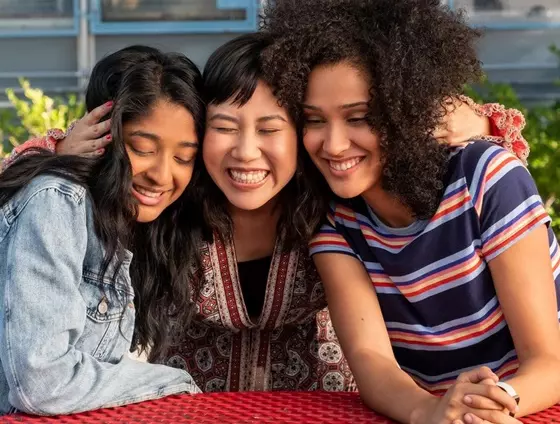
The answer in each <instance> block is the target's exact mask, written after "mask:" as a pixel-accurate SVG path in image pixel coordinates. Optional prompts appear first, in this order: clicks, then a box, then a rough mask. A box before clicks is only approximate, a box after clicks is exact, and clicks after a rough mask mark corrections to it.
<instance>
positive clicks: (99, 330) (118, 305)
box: [76, 270, 135, 363]
mask: <svg viewBox="0 0 560 424" xmlns="http://www.w3.org/2000/svg"><path fill="white" fill-rule="evenodd" d="M80 291H81V293H82V296H83V299H84V302H85V303H86V315H87V320H86V324H85V327H84V334H83V336H82V337H80V340H79V341H78V344H77V346H76V347H77V348H79V349H80V350H82V351H84V352H89V353H90V354H91V355H92V356H93V357H94V358H96V359H98V360H100V361H105V362H111V363H116V362H117V361H119V360H120V359H121V357H122V353H123V352H127V351H128V350H129V349H130V342H131V340H132V335H133V332H134V318H135V309H134V303H133V300H134V296H133V294H132V293H131V292H129V291H128V290H126V289H124V287H123V286H122V285H118V284H115V283H108V282H104V281H103V279H102V277H101V276H100V275H99V274H97V273H95V272H91V271H87V270H85V271H84V274H83V279H82V284H81V287H80ZM84 336H86V337H84Z"/></svg>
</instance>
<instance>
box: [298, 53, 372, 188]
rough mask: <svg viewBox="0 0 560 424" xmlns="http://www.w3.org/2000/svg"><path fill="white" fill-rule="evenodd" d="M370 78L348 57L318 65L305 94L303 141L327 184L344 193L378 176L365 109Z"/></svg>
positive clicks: (365, 184) (368, 186)
mask: <svg viewBox="0 0 560 424" xmlns="http://www.w3.org/2000/svg"><path fill="white" fill-rule="evenodd" d="M369 101H370V95H369V83H368V80H367V78H365V77H364V76H363V73H362V72H360V71H359V70H358V69H357V68H356V67H354V66H351V65H349V64H346V63H338V64H334V65H322V66H318V67H316V68H315V69H314V70H313V71H312V72H311V74H310V76H309V82H308V86H307V92H306V95H305V100H304V116H305V132H304V138H303V142H304V145H305V148H306V150H307V151H308V152H309V155H310V156H311V159H312V160H313V162H314V163H315V165H316V166H317V167H318V168H319V170H320V171H321V173H322V174H323V176H324V177H325V179H326V180H327V183H328V184H329V186H330V188H331V190H332V191H333V192H334V193H335V194H336V195H338V196H340V197H343V198H352V197H357V196H360V195H363V194H364V193H365V192H367V191H369V190H371V189H373V188H375V187H378V186H379V183H380V180H381V171H382V165H381V151H380V148H379V139H378V137H377V135H376V134H375V133H374V132H373V131H372V130H371V127H370V126H369V124H368V122H367V120H366V115H367V113H368V102H369Z"/></svg>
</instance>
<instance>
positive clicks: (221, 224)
mask: <svg viewBox="0 0 560 424" xmlns="http://www.w3.org/2000/svg"><path fill="white" fill-rule="evenodd" d="M271 44H272V39H271V38H270V37H269V36H268V35H267V34H264V33H250V34H245V35H241V36H239V37H237V38H234V39H233V40H231V41H229V42H227V43H225V44H224V45H222V46H221V47H219V48H218V49H217V50H216V51H215V52H214V53H213V54H212V55H211V56H210V58H209V59H208V61H207V62H206V66H205V68H204V72H203V80H204V100H205V102H206V104H207V105H212V104H222V103H233V104H236V105H238V106H239V107H241V106H243V105H245V104H246V103H247V102H248V101H249V100H250V99H251V97H252V96H253V93H254V92H255V89H256V88H257V84H258V83H259V82H264V83H265V84H267V85H268V86H269V87H271V89H272V91H273V92H275V87H274V84H273V83H272V82H271V81H268V80H267V78H266V76H265V75H264V73H263V72H262V68H261V54H262V52H263V51H265V50H266V49H267V48H268V47H269V46H270V45H271ZM280 106H282V105H280ZM286 110H287V112H288V115H289V116H290V119H291V121H292V124H293V125H296V130H297V138H298V140H297V142H298V164H297V170H296V174H295V176H294V177H293V178H292V179H291V180H290V182H289V183H288V184H287V185H286V187H284V188H283V189H282V190H281V191H280V195H279V196H280V199H279V202H278V205H279V207H281V208H282V212H281V214H280V220H279V222H278V234H279V236H281V237H283V238H284V248H285V249H292V248H295V247H298V246H302V245H306V244H307V242H308V240H309V238H310V237H311V236H312V235H313V233H314V232H315V230H316V229H317V227H318V225H319V223H320V221H321V219H322V217H323V216H324V214H325V211H326V208H325V206H326V205H325V201H324V197H323V196H319V195H318V193H319V192H320V191H319V190H318V188H317V187H315V184H317V183H313V182H312V181H317V180H318V179H317V178H308V177H307V175H306V173H309V172H313V170H314V169H315V167H314V165H313V163H312V162H311V160H310V159H309V156H308V155H307V153H306V152H305V149H304V148H303V145H302V131H301V128H300V126H299V125H297V120H296V117H297V115H296V111H295V110H290V109H286ZM199 194H200V195H201V197H200V199H199V201H200V202H201V204H202V207H203V210H204V217H205V220H206V224H207V225H208V227H209V229H210V230H211V231H216V232H218V233H220V234H222V235H224V236H229V235H231V234H232V231H233V223H232V221H231V217H230V216H229V213H228V210H227V205H228V200H227V198H226V196H225V195H224V194H223V193H222V192H221V190H220V189H219V188H218V186H217V185H216V184H215V183H214V181H212V178H211V177H210V175H209V174H208V172H207V171H206V170H205V169H204V170H203V171H202V172H201V177H200V186H199Z"/></svg>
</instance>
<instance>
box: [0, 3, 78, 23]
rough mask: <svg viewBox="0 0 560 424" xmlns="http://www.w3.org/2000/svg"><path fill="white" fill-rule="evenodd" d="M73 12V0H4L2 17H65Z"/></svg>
mask: <svg viewBox="0 0 560 424" xmlns="http://www.w3.org/2000/svg"><path fill="white" fill-rule="evenodd" d="M72 14H73V4H72V0H2V2H0V19H29V18H63V17H71V16H72Z"/></svg>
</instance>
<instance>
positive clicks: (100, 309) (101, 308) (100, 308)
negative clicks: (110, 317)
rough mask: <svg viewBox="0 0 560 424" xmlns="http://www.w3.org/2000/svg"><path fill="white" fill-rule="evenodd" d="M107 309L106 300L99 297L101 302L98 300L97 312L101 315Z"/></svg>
mask: <svg viewBox="0 0 560 424" xmlns="http://www.w3.org/2000/svg"><path fill="white" fill-rule="evenodd" d="M108 309H109V308H108V306H107V300H106V299H105V298H103V299H101V302H99V305H97V312H99V313H100V314H101V315H105V314H106V313H107V310H108Z"/></svg>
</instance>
